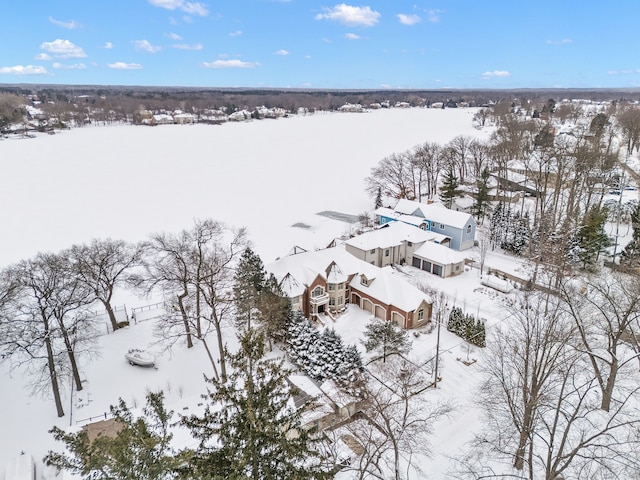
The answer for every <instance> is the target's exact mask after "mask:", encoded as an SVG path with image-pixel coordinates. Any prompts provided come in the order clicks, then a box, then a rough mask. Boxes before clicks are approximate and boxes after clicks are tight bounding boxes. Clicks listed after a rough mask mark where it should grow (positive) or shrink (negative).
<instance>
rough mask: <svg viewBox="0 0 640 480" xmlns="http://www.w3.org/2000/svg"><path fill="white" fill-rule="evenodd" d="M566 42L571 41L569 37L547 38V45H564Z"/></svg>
mask: <svg viewBox="0 0 640 480" xmlns="http://www.w3.org/2000/svg"><path fill="white" fill-rule="evenodd" d="M567 43H573V40H571V39H570V38H563V39H562V40H547V44H548V45H566V44H567Z"/></svg>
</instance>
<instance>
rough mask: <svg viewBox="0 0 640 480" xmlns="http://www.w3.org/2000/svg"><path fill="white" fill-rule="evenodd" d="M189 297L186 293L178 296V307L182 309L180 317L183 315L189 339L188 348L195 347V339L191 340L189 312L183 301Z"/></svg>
mask: <svg viewBox="0 0 640 480" xmlns="http://www.w3.org/2000/svg"><path fill="white" fill-rule="evenodd" d="M187 295H188V293H187V292H186V291H185V292H184V293H182V294H180V295H178V307H179V308H180V315H182V323H183V324H184V331H185V334H186V337H187V348H191V347H193V339H192V338H191V328H190V327H189V317H188V316H187V310H186V309H185V308H184V302H183V300H184V299H185V297H186V296H187Z"/></svg>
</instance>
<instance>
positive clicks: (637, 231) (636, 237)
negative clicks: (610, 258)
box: [620, 204, 640, 272]
mask: <svg viewBox="0 0 640 480" xmlns="http://www.w3.org/2000/svg"><path fill="white" fill-rule="evenodd" d="M630 218H631V226H632V227H633V237H632V239H631V241H630V242H629V243H628V244H627V246H626V247H625V249H624V250H623V252H622V254H621V256H620V265H621V266H623V267H624V268H625V269H627V270H629V271H636V272H637V271H638V269H639V268H640V204H638V205H636V206H635V208H634V209H633V211H632V212H631V215H630Z"/></svg>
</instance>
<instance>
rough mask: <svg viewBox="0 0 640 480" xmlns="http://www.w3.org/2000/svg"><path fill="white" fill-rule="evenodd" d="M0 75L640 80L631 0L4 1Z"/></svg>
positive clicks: (622, 83)
mask: <svg viewBox="0 0 640 480" xmlns="http://www.w3.org/2000/svg"><path fill="white" fill-rule="evenodd" d="M2 3H3V5H2V8H1V10H0V12H1V13H0V31H2V32H3V38H4V41H3V45H2V47H1V48H0V83H55V84H92V85H93V84H97V85H159V86H195V87H273V88H285V87H290V88H338V89H340V88H367V89H379V88H393V89H400V88H417V89H437V88H523V87H528V88H543V87H561V88H588V87H602V88H607V87H640V55H639V54H638V53H639V51H640V48H639V47H640V35H638V26H637V22H638V18H639V14H640V2H638V0H624V1H616V0H612V1H609V2H602V1H595V0H581V1H580V0H491V1H481V0H439V1H421V0H414V1H411V2H410V1H404V0H377V1H374V0H371V1H366V0H364V1H362V2H348V3H335V2H330V1H324V0H203V1H198V0H194V1H189V0H126V1H124V0H112V1H109V2H106V1H103V0H24V1H20V2H17V1H14V2H11V1H9V0H3V2H2Z"/></svg>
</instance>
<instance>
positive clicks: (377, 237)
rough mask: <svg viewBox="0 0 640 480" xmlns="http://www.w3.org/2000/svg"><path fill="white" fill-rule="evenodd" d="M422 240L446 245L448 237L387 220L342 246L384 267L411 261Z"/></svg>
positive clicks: (356, 255)
mask: <svg viewBox="0 0 640 480" xmlns="http://www.w3.org/2000/svg"><path fill="white" fill-rule="evenodd" d="M425 242H436V243H445V244H448V242H449V238H448V237H446V236H444V235H440V234H438V233H435V232H431V231H426V230H422V229H419V228H415V226H412V225H410V224H408V223H404V222H389V223H386V224H384V225H383V226H382V227H381V228H378V229H376V230H372V231H370V232H366V233H363V234H361V235H358V236H356V237H353V238H350V239H349V240H347V241H346V242H345V248H346V250H347V252H349V253H350V254H352V255H354V256H355V257H357V258H358V259H360V260H362V261H364V262H367V263H370V264H372V265H375V266H376V267H386V266H388V265H402V264H404V263H409V264H410V263H411V258H412V256H413V253H414V252H415V251H416V250H417V249H418V248H420V247H421V246H422V245H424V243H425ZM445 248H446V247H445Z"/></svg>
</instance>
